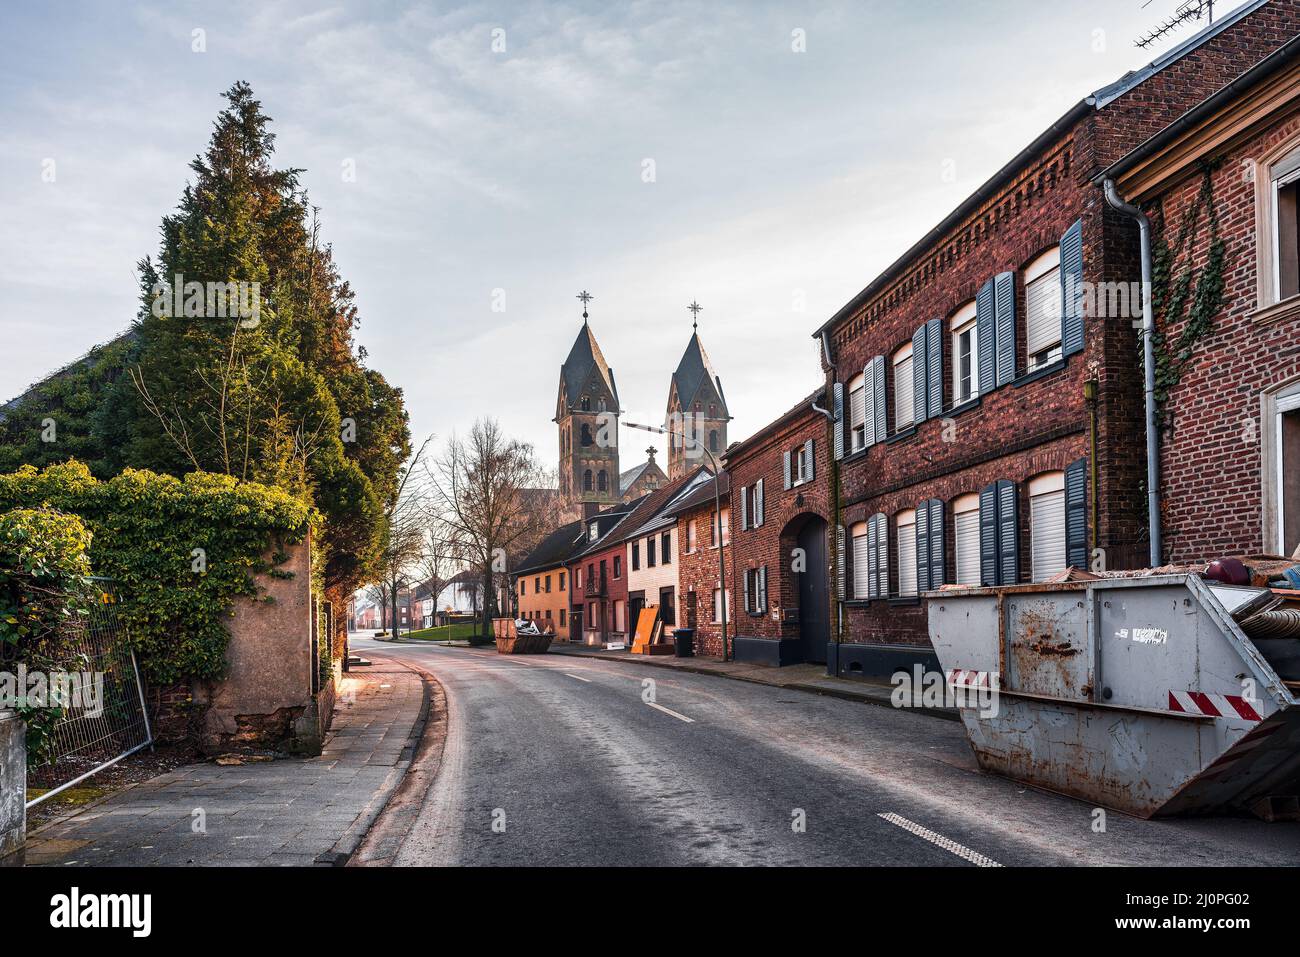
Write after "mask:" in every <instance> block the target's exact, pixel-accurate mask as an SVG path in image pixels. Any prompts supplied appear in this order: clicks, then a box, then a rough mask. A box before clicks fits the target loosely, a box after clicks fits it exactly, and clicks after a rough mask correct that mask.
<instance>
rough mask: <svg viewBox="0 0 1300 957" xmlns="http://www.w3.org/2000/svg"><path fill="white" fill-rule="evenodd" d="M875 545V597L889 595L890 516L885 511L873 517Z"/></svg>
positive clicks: (873, 574)
mask: <svg viewBox="0 0 1300 957" xmlns="http://www.w3.org/2000/svg"><path fill="white" fill-rule="evenodd" d="M871 527H872V529H873V530H874V531H873V534H872V537H873V539H874V547H873V552H872V556H873V557H872V560H871V571H872V576H873V581H872V586H871V594H872V597H873V598H887V597H888V596H889V518H888V517H887V516H886V515H885V514H884V513H883V512H877V513H876V514H875V515H873V516H872V517H871Z"/></svg>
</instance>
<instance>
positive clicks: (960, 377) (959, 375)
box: [949, 301, 980, 405]
mask: <svg viewBox="0 0 1300 957" xmlns="http://www.w3.org/2000/svg"><path fill="white" fill-rule="evenodd" d="M975 318H976V317H975V303H974V301H971V302H968V303H967V304H966V305H964V306H962V307H961V308H960V309H958V310H957V312H956V313H955V314H954V315H953V317H952V319H951V320H950V322H949V327H950V328H951V329H952V404H953V405H961V404H962V403H963V402H969V401H970V400H971V399H973V398H975V397H976V396H977V395H979V394H980V385H979V382H980V380H979V374H980V373H979V333H978V331H977V329H976V323H975Z"/></svg>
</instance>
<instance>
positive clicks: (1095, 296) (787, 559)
mask: <svg viewBox="0 0 1300 957" xmlns="http://www.w3.org/2000/svg"><path fill="white" fill-rule="evenodd" d="M1297 32H1300V0H1272V2H1264V0H1256V2H1254V3H1250V4H1247V5H1246V6H1243V7H1242V8H1240V9H1239V10H1237V11H1234V12H1232V13H1230V14H1228V15H1226V16H1224V17H1223V18H1221V19H1220V20H1219V21H1218V22H1216V23H1215V24H1214V25H1213V26H1211V27H1208V28H1206V29H1205V30H1202V31H1201V32H1200V33H1198V34H1197V35H1196V36H1194V37H1192V38H1190V39H1189V40H1188V41H1187V42H1185V43H1183V44H1181V45H1180V46H1178V47H1176V48H1175V49H1173V50H1171V51H1170V52H1169V53H1167V54H1164V55H1163V56H1161V57H1160V58H1158V59H1157V60H1156V61H1154V62H1153V63H1152V64H1151V65H1149V66H1148V67H1146V68H1144V69H1142V70H1139V71H1135V72H1133V73H1130V74H1128V75H1126V76H1125V77H1123V78H1121V79H1120V80H1119V81H1117V82H1116V83H1114V84H1112V85H1111V86H1109V87H1106V88H1104V89H1102V90H1099V91H1097V92H1096V93H1094V94H1092V95H1091V96H1088V97H1086V98H1084V99H1083V100H1081V101H1080V102H1079V103H1078V104H1076V105H1075V106H1074V107H1072V108H1071V109H1070V110H1069V111H1068V112H1067V113H1066V114H1065V115H1064V116H1062V117H1061V118H1060V119H1059V120H1058V121H1057V122H1056V123H1054V124H1052V125H1051V126H1050V127H1049V128H1048V129H1047V130H1046V131H1045V132H1044V133H1043V134H1041V135H1040V136H1039V137H1038V138H1037V139H1036V140H1035V141H1034V142H1032V143H1031V144H1029V145H1028V146H1027V147H1026V148H1025V149H1023V150H1022V151H1021V152H1020V153H1019V154H1017V155H1016V156H1015V157H1014V158H1013V159H1012V160H1011V161H1010V162H1009V163H1008V164H1007V165H1006V166H1005V167H1003V169H1001V170H1000V171H999V172H998V173H996V174H995V175H994V176H993V177H992V178H991V179H990V180H989V181H988V182H986V183H985V184H984V185H983V186H981V187H980V188H979V189H978V190H977V191H976V192H975V193H974V194H973V195H972V196H971V197H970V198H968V199H967V200H966V201H965V202H964V203H962V204H961V205H960V206H959V207H958V208H957V209H955V210H954V211H953V212H952V213H951V214H949V215H948V216H947V217H946V218H945V219H944V220H943V222H941V223H940V224H939V225H938V226H936V227H935V228H934V229H933V230H931V231H930V232H929V233H927V234H926V235H925V236H924V237H922V238H921V239H920V240H919V241H918V242H917V243H916V244H915V245H913V246H912V247H911V248H910V249H909V250H908V251H907V252H906V253H904V254H903V255H902V256H901V257H900V258H899V259H898V260H897V261H895V262H894V263H893V264H892V265H891V266H889V267H888V268H887V269H886V270H885V271H884V272H883V273H881V274H880V275H879V276H878V277H876V278H875V279H874V280H872V281H871V282H870V283H869V284H868V285H867V286H866V287H865V288H864V289H863V290H862V291H861V292H860V293H859V294H858V295H857V296H855V297H854V298H853V299H852V300H851V301H850V302H849V303H847V304H846V305H845V306H844V307H843V308H842V309H840V310H839V311H838V312H837V313H836V314H835V315H834V316H832V317H831V318H830V319H829V320H828V321H827V322H826V323H824V324H823V325H822V327H821V328H820V329H818V330H817V332H816V333H815V334H814V335H815V338H817V339H818V340H819V341H820V346H821V350H822V358H823V361H822V371H823V374H824V375H825V376H826V379H827V384H826V387H825V389H824V391H823V392H822V393H821V395H820V398H821V399H822V400H824V401H821V402H820V405H821V406H823V407H825V408H828V409H829V410H830V411H831V413H832V415H833V416H835V417H836V419H837V422H836V424H835V425H830V424H829V422H828V418H827V417H826V416H824V415H823V414H822V413H820V412H818V411H816V410H815V409H814V408H813V401H815V400H817V399H818V398H819V397H818V396H814V397H813V399H811V400H809V401H806V402H804V403H801V404H800V405H799V406H797V407H796V408H794V409H792V410H791V411H790V412H789V413H787V414H786V415H785V416H783V417H781V418H780V419H779V420H777V421H776V422H775V423H773V424H771V425H769V426H768V427H766V428H764V429H762V430H760V431H759V432H758V433H757V434H756V435H755V436H753V437H751V438H750V439H748V440H746V441H745V442H742V443H739V444H738V445H737V446H734V447H733V448H732V449H730V450H729V451H728V454H727V459H726V461H727V468H728V471H729V472H730V475H731V498H732V506H731V507H732V512H733V514H738V515H739V516H740V521H739V527H738V528H737V529H736V531H735V536H734V537H735V548H734V550H735V553H736V563H735V565H736V568H735V575H734V576H733V585H734V587H735V590H736V594H737V595H738V596H744V597H743V599H741V600H740V605H741V607H740V608H739V609H738V617H739V618H740V625H739V627H738V629H737V634H738V636H739V637H738V639H737V644H736V653H737V657H738V658H742V659H744V658H750V659H752V660H763V661H768V662H770V663H774V664H776V663H780V664H784V663H787V662H793V661H822V660H826V661H827V664H828V670H829V671H830V672H831V673H838V674H844V675H850V674H859V673H862V674H886V675H887V674H889V673H890V672H892V671H893V670H894V669H895V668H897V667H900V666H902V667H907V666H909V665H910V664H911V663H912V662H915V661H922V662H926V663H930V662H932V654H931V653H930V652H929V650H928V634H927V627H926V620H925V608H924V605H923V599H922V595H923V594H924V592H926V591H927V590H930V589H932V588H937V587H942V586H945V585H950V584H954V583H960V584H980V583H983V584H1004V583H1012V582H1027V581H1039V580H1043V579H1046V578H1048V577H1050V576H1052V575H1054V574H1057V573H1059V572H1061V571H1063V570H1064V569H1065V568H1066V567H1067V566H1070V565H1074V566H1078V567H1105V568H1111V569H1116V568H1126V567H1134V566H1139V565H1145V564H1147V560H1148V548H1149V541H1148V538H1147V530H1148V523H1147V502H1146V494H1145V489H1144V482H1145V473H1146V466H1145V461H1146V451H1145V422H1144V412H1143V377H1142V365H1141V361H1140V358H1139V357H1140V350H1139V341H1138V335H1137V331H1136V326H1135V320H1140V316H1141V295H1140V289H1139V290H1133V286H1132V284H1133V283H1135V281H1136V280H1137V279H1138V276H1139V263H1140V247H1139V242H1138V233H1137V229H1136V228H1135V225H1134V222H1133V220H1132V219H1130V218H1129V217H1128V216H1126V215H1125V214H1124V213H1122V212H1120V211H1119V210H1117V209H1115V208H1113V207H1112V206H1111V205H1110V204H1109V203H1108V202H1107V201H1106V198H1105V195H1104V193H1103V191H1102V189H1101V188H1100V187H1099V186H1098V185H1097V183H1096V182H1094V177H1096V176H1097V174H1098V173H1099V172H1101V171H1102V170H1103V169H1104V168H1105V167H1106V166H1107V165H1108V164H1111V163H1114V162H1116V161H1117V160H1119V159H1120V158H1121V157H1123V156H1124V155H1125V154H1127V153H1128V152H1129V151H1131V150H1133V149H1134V148H1135V147H1137V146H1138V145H1139V144H1141V143H1143V142H1144V141H1145V140H1147V139H1148V138H1150V137H1151V136H1152V135H1154V134H1156V133H1157V132H1158V131H1159V130H1161V129H1162V128H1164V127H1165V126H1167V125H1168V124H1170V123H1171V122H1172V121H1174V120H1176V119H1177V118H1178V117H1179V116H1181V115H1182V114H1184V113H1186V112H1187V111H1188V110H1190V109H1192V108H1194V107H1195V106H1196V105H1197V104H1198V103H1200V102H1201V101H1202V100H1205V99H1206V98H1207V97H1210V96H1211V95H1212V94H1214V93H1215V92H1216V91H1217V90H1219V89H1220V88H1222V87H1224V86H1226V85H1227V84H1229V83H1231V82H1232V81H1234V80H1235V79H1237V77H1239V76H1240V75H1241V74H1243V73H1244V72H1245V71H1248V70H1250V69H1251V68H1252V67H1254V66H1255V65H1256V64H1258V63H1260V61H1262V60H1264V58H1265V57H1267V56H1268V55H1269V54H1270V53H1272V52H1273V51H1275V50H1276V49H1278V47H1280V46H1281V45H1282V44H1284V43H1286V42H1287V41H1289V40H1291V39H1292V38H1293V37H1294V36H1295V35H1296V33H1297ZM1261 145H1262V144H1261ZM1282 148H1283V147H1282V146H1280V145H1279V146H1278V149H1282ZM1270 149H1271V147H1270ZM1262 155H1266V156H1267V157H1269V159H1270V161H1271V162H1275V163H1277V162H1279V160H1278V159H1277V158H1276V157H1274V154H1273V153H1267V154H1262ZM1280 155H1281V154H1279V156H1280ZM1276 169H1279V170H1282V172H1283V173H1286V171H1287V170H1289V167H1286V166H1285V164H1284V163H1282V164H1280V165H1278V166H1277V167H1276ZM1237 175H1238V176H1240V170H1238V171H1237ZM1224 185H1225V186H1226V185H1227V180H1226V179H1225V183H1224ZM1174 202H1175V204H1176V202H1177V201H1176V200H1174ZM1252 202H1253V200H1252ZM1234 281H1236V282H1238V283H1241V284H1245V285H1246V286H1250V284H1251V283H1252V282H1254V281H1255V280H1254V278H1253V275H1252V276H1250V277H1246V276H1237V275H1235V274H1234ZM1130 290H1133V295H1131V296H1127V295H1125V293H1127V292H1128V291H1130ZM1279 342H1280V339H1272V340H1270V339H1268V337H1267V336H1265V337H1261V340H1260V341H1258V342H1255V343H1253V344H1252V348H1258V349H1267V348H1270V347H1271V348H1274V349H1277V348H1279V345H1278V343H1279ZM1229 348H1231V347H1229ZM1202 368H1203V372H1204V376H1205V379H1204V381H1202V383H1201V388H1202V389H1205V388H1207V387H1208V386H1210V383H1209V377H1211V376H1214V375H1215V374H1216V364H1215V363H1214V362H1213V361H1212V360H1207V363H1206V364H1204V365H1203V367H1202ZM1242 375H1243V377H1246V376H1247V374H1246V373H1244V372H1243V373H1242ZM1259 378H1260V377H1259V375H1258V373H1257V374H1256V375H1255V378H1254V380H1251V381H1252V383H1253V385H1259V384H1260V383H1259ZM1195 382H1196V380H1195V378H1193V379H1191V380H1189V381H1188V382H1187V385H1188V387H1189V388H1190V387H1194V383H1195ZM1211 394H1213V390H1212V388H1211V390H1210V391H1209V392H1206V393H1204V396H1209V395H1211ZM1280 398H1281V400H1282V401H1280V403H1279V408H1283V409H1284V410H1285V409H1288V408H1289V406H1287V404H1286V402H1285V398H1286V396H1285V395H1282V396H1281V397H1280ZM1201 401H1202V404H1204V403H1206V402H1212V400H1210V399H1208V398H1205V397H1203V398H1202V400H1201ZM1297 405H1300V400H1298V401H1297ZM1275 418H1277V417H1276V416H1275ZM1278 422H1280V423H1281V425H1277V424H1275V425H1273V426H1270V427H1272V428H1274V429H1275V430H1276V429H1279V428H1280V429H1282V430H1283V432H1286V431H1287V429H1288V428H1289V426H1288V423H1287V421H1286V420H1284V419H1278ZM1265 424H1267V423H1265ZM1217 427H1218V426H1217V425H1215V424H1214V423H1213V422H1211V423H1210V424H1209V425H1207V428H1210V429H1211V430H1213V429H1214V428H1217ZM1200 448H1201V445H1200V444H1199V440H1197V439H1196V438H1195V437H1193V438H1192V439H1191V440H1190V441H1189V443H1188V444H1187V446H1186V448H1185V450H1184V451H1181V452H1180V451H1177V450H1175V451H1173V452H1170V453H1168V454H1167V457H1168V455H1172V456H1174V457H1175V458H1177V457H1178V456H1179V455H1182V456H1183V457H1184V458H1185V459H1186V460H1187V462H1189V463H1192V464H1193V467H1194V463H1195V462H1196V458H1195V457H1196V456H1198V455H1201V456H1203V455H1204V453H1203V452H1199V451H1197V450H1198V449H1200ZM801 450H802V451H801ZM828 453H829V454H828ZM1283 454H1285V450H1284V453H1283ZM1297 455H1298V458H1300V452H1298V453H1297ZM1171 464H1173V465H1175V468H1174V473H1173V477H1171V481H1173V482H1176V481H1178V478H1177V477H1176V476H1177V475H1178V474H1179V473H1180V472H1185V471H1187V469H1186V467H1185V466H1184V467H1182V468H1179V467H1178V466H1177V465H1176V463H1171ZM792 469H793V476H792V475H791V470H792ZM1265 470H1266V469H1265ZM1166 474H1170V473H1168V472H1167V473H1166ZM1218 477H1219V478H1222V476H1218ZM1206 478H1207V480H1208V481H1209V482H1210V483H1213V480H1214V478H1215V476H1213V475H1210V476H1207V477H1206ZM1216 487H1218V488H1219V489H1220V490H1221V489H1222V486H1221V485H1219V486H1216ZM1199 494H1200V497H1201V498H1202V499H1204V487H1202V490H1201V492H1200V493H1199ZM1193 497H1196V496H1193ZM1240 504H1241V508H1242V510H1243V511H1242V514H1243V515H1244V514H1245V512H1248V511H1249V503H1245V502H1243V503H1240ZM1179 508H1181V509H1182V510H1183V511H1184V512H1188V514H1189V515H1194V514H1195V512H1194V506H1191V505H1181V506H1179ZM755 519H757V521H756V522H755ZM1242 521H1245V520H1244V519H1243V520H1242ZM1200 523H1201V524H1202V525H1204V524H1205V518H1204V515H1203V514H1202V517H1201V519H1200ZM1196 524H1197V520H1196V519H1195V518H1189V519H1188V521H1187V531H1186V532H1184V533H1183V534H1184V542H1185V544H1184V545H1175V546H1174V547H1175V548H1182V549H1183V552H1179V554H1190V552H1191V551H1192V550H1193V549H1194V548H1198V547H1199V546H1196V545H1194V544H1193V540H1194V536H1195V535H1196V534H1200V535H1201V536H1202V537H1205V536H1207V535H1214V534H1219V533H1212V532H1207V531H1205V530H1204V529H1201V530H1199V531H1197V532H1193V531H1192V529H1194V528H1195V526H1196ZM755 526H756V527H755ZM1242 527H1243V528H1244V527H1245V526H1242ZM1297 531H1298V532H1300V528H1298V529H1297ZM1188 535H1192V536H1193V539H1188V538H1187V536H1188ZM1257 540H1258V539H1257ZM1166 557H1167V556H1166ZM796 559H797V560H800V561H803V562H805V564H804V565H803V570H796V569H795V566H794V565H793V564H792V562H793V561H794V560H796ZM773 639H775V640H773ZM831 639H836V640H831ZM828 641H829V644H828Z"/></svg>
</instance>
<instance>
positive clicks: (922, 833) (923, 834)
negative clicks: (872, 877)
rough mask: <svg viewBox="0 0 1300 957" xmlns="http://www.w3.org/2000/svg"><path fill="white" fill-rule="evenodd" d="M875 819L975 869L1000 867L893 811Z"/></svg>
mask: <svg viewBox="0 0 1300 957" xmlns="http://www.w3.org/2000/svg"><path fill="white" fill-rule="evenodd" d="M877 817H883V818H884V819H885V820H886V821H888V822H889V823H890V824H893V825H895V826H897V827H901V828H902V829H903V830H904V831H910V832H911V833H912V834H915V835H916V836H917V837H919V838H921V839H922V840H926V841H929V842H930V843H931V844H934V845H935V846H936V847H942V848H943V849H944V850H945V851H948V852H949V853H952V854H956V855H957V856H958V857H960V858H962V859H964V860H967V861H970V862H971V863H972V864H974V865H976V866H977V867H1001V866H1002V865H1001V864H999V863H998V862H997V861H995V860H993V859H992V858H991V857H985V856H984V855H983V854H981V853H979V851H972V850H971V849H970V848H969V847H967V846H966V845H964V844H958V843H957V842H956V841H954V840H953V839H952V838H949V837H944V836H943V835H942V834H937V833H935V832H934V831H932V830H930V829H929V828H928V827H922V826H921V825H920V824H917V823H916V822H915V821H909V820H908V819H907V818H905V817H902V816H901V815H898V814H895V813H894V812H893V811H890V812H889V813H888V814H878V815H877Z"/></svg>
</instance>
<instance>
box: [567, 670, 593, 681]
mask: <svg viewBox="0 0 1300 957" xmlns="http://www.w3.org/2000/svg"><path fill="white" fill-rule="evenodd" d="M564 674H565V675H566V676H568V677H570V678H577V679H578V680H579V681H585V682H587V684H591V679H590V678H584V677H583V676H582V675H571V674H569V673H568V672H567V671H566V672H564Z"/></svg>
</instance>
